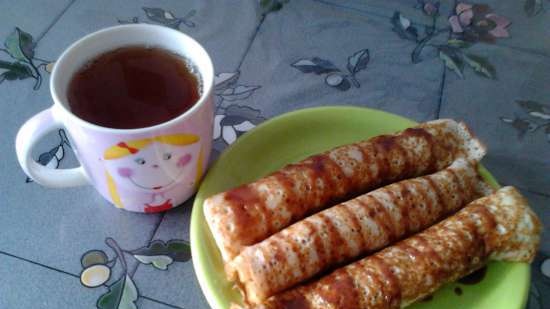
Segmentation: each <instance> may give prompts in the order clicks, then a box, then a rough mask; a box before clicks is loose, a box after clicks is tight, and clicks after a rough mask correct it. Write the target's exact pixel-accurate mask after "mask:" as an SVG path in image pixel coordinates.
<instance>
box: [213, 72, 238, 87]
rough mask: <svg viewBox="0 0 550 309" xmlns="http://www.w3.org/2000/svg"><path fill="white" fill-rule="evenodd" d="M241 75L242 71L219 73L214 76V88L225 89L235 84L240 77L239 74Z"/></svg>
mask: <svg viewBox="0 0 550 309" xmlns="http://www.w3.org/2000/svg"><path fill="white" fill-rule="evenodd" d="M240 75H241V72H239V71H237V72H233V73H219V74H217V75H216V76H214V85H215V86H214V89H215V90H216V91H223V90H225V89H226V88H227V87H231V86H233V85H234V84H235V83H236V82H237V80H238V79H239V76H240Z"/></svg>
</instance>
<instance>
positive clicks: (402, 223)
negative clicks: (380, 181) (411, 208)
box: [382, 183, 409, 239]
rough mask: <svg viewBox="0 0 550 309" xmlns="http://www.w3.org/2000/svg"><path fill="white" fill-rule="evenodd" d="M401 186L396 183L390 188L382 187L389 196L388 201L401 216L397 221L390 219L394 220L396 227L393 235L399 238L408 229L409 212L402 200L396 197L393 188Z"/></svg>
mask: <svg viewBox="0 0 550 309" xmlns="http://www.w3.org/2000/svg"><path fill="white" fill-rule="evenodd" d="M399 186H401V183H396V184H393V185H391V189H389V188H383V189H382V190H384V192H386V194H387V195H388V196H389V197H390V198H389V200H390V202H391V203H392V204H393V205H394V207H395V208H396V209H397V211H398V212H399V213H400V215H401V218H400V219H399V222H395V220H392V222H395V223H394V224H395V226H396V228H397V229H398V230H397V231H398V232H396V233H395V236H396V237H397V238H398V239H399V238H401V237H403V235H405V234H406V233H407V231H408V229H409V213H408V209H407V207H404V206H405V205H404V203H403V200H402V199H400V198H398V197H397V194H396V193H395V190H396V189H397V188H399Z"/></svg>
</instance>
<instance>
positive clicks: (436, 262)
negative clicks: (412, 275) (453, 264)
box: [414, 234, 448, 283]
mask: <svg viewBox="0 0 550 309" xmlns="http://www.w3.org/2000/svg"><path fill="white" fill-rule="evenodd" d="M414 238H415V239H416V241H417V242H419V243H420V244H421V245H422V247H423V248H424V250H425V251H424V254H425V255H426V256H427V257H428V261H429V263H430V266H431V267H430V268H431V269H432V276H434V280H433V282H434V283H438V282H442V281H443V280H445V279H447V276H448V273H447V272H446V271H445V268H444V267H443V266H444V262H443V260H442V259H441V257H440V256H439V254H437V252H436V251H435V250H434V249H433V247H432V246H431V245H430V243H429V242H428V241H427V240H426V238H424V236H422V235H421V234H417V235H416V236H414Z"/></svg>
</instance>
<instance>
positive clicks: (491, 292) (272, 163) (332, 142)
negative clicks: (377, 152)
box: [191, 106, 530, 309]
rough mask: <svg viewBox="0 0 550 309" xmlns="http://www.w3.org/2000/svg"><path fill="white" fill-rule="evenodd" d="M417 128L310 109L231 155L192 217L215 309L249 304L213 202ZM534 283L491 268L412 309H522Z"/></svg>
mask: <svg viewBox="0 0 550 309" xmlns="http://www.w3.org/2000/svg"><path fill="white" fill-rule="evenodd" d="M414 125H415V122H414V121H412V120H409V119H406V118H403V117H400V116H397V115H393V114H389V113H386V112H382V111H378V110H372V109H367V108H358V107H344V106H334V107H320V108H311V109H303V110H298V111H295V112H291V113H288V114H284V115H281V116H279V117H276V118H273V119H271V120H269V121H266V122H265V123H263V124H261V125H259V126H258V127H256V128H255V129H253V130H251V131H250V132H248V133H246V134H244V135H243V136H242V137H240V138H239V139H238V140H237V141H236V142H235V143H234V144H233V145H231V146H230V147H229V148H228V149H227V150H226V151H224V153H223V154H222V155H221V156H220V157H219V159H218V160H217V162H216V163H215V164H214V165H213V166H212V167H211V168H210V170H209V172H208V175H207V176H206V178H205V179H204V181H203V182H202V185H201V187H200V189H199V192H198V193H197V196H196V198H195V203H194V205H193V213H192V215H191V251H192V255H193V267H194V268H195V273H196V275H197V278H198V280H199V283H200V286H201V288H202V291H203V293H204V295H205V296H206V299H207V300H208V303H209V304H210V306H211V307H212V308H215V309H225V308H228V307H229V305H230V303H231V302H239V301H240V299H241V297H240V295H239V293H238V292H237V291H236V290H235V289H234V288H233V286H232V284H231V283H230V282H228V281H227V280H226V279H225V275H224V271H223V265H222V260H221V256H220V254H219V252H218V250H217V248H216V244H215V242H214V239H213V238H212V235H211V234H210V230H209V228H208V225H207V224H206V221H205V220H204V215H203V209H202V204H203V202H204V199H205V198H207V197H209V196H211V195H213V194H215V193H218V192H221V191H225V190H227V189H229V188H233V187H235V186H237V185H240V184H243V183H246V182H250V181H253V180H255V179H258V178H259V177H262V176H264V175H267V174H268V173H270V172H272V171H275V170H277V169H278V168H280V167H282V166H284V165H285V164H287V163H290V162H295V161H298V160H300V159H303V158H305V157H307V156H309V155H311V154H314V153H318V152H321V151H324V150H327V149H330V148H333V147H335V146H338V145H343V144H349V143H352V142H355V141H358V140H363V139H366V138H369V137H372V136H376V135H380V134H385V133H391V132H395V131H399V130H402V129H404V128H407V127H410V126H414ZM480 172H481V173H482V175H483V176H484V178H485V179H487V181H489V182H490V183H491V184H492V185H494V186H495V187H497V186H498V184H497V182H496V181H495V179H494V178H493V177H492V176H491V174H490V173H489V172H487V171H486V170H485V169H484V168H481V171H480ZM529 276H530V272H529V266H528V265H527V264H521V263H501V262H499V263H496V262H495V263H491V264H490V265H489V268H488V271H487V275H486V276H485V278H484V279H483V281H481V283H479V284H476V285H462V284H458V283H452V284H449V285H447V286H445V287H443V288H442V289H440V290H439V291H438V292H437V293H435V294H434V296H433V299H432V300H430V301H425V302H420V303H417V304H415V305H413V306H412V307H411V308H415V309H421V308H422V309H427V308H434V309H435V308H446V309H452V308H457V309H458V308H470V309H474V308H476V309H481V308H483V309H493V308H498V309H520V308H523V307H524V306H525V303H526V301H527V293H528V290H529ZM456 287H460V289H461V290H462V292H463V293H462V295H461V296H458V295H457V294H456V293H455V292H454V290H455V288H456Z"/></svg>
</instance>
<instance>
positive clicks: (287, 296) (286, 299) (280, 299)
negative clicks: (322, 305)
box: [266, 291, 310, 309]
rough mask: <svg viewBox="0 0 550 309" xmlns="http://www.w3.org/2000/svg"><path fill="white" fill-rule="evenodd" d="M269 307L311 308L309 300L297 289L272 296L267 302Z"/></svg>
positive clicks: (273, 308)
mask: <svg viewBox="0 0 550 309" xmlns="http://www.w3.org/2000/svg"><path fill="white" fill-rule="evenodd" d="M266 307H267V308H269V309H309V308H310V304H309V301H308V300H307V299H306V298H305V297H304V296H303V295H302V294H300V293H299V292H297V291H289V292H286V293H284V294H281V295H277V296H275V297H273V298H271V299H270V300H269V301H267V303H266Z"/></svg>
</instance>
